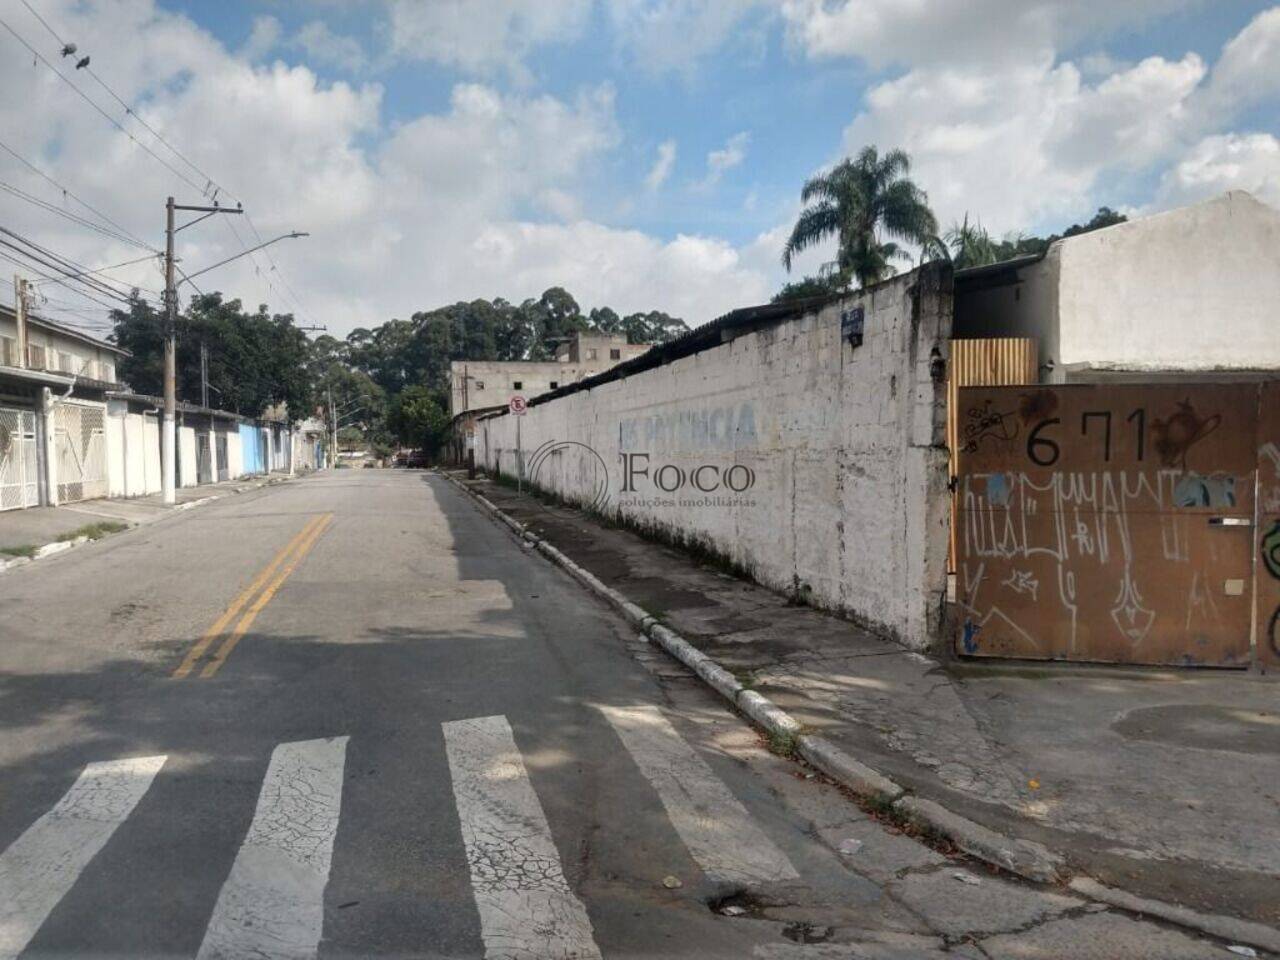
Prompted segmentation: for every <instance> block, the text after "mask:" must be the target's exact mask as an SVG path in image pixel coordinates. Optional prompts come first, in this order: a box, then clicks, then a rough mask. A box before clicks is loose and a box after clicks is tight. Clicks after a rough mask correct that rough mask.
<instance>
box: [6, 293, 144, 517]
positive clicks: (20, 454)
mask: <svg viewBox="0 0 1280 960" xmlns="http://www.w3.org/2000/svg"><path fill="white" fill-rule="evenodd" d="M25 327H26V329H25V333H26V350H25V351H22V350H20V349H19V345H18V344H19V331H18V325H17V317H16V315H15V314H14V312H13V310H11V309H9V308H7V307H0V510H11V509H17V508H22V507H34V506H39V505H42V504H46V505H49V504H57V503H66V502H71V501H76V500H88V499H92V498H94V497H105V496H107V495H108V492H109V481H108V456H107V402H106V401H107V393H108V392H109V391H110V390H112V389H114V388H115V387H116V386H117V383H116V367H117V362H118V360H119V358H120V357H121V356H123V355H124V354H125V351H123V350H121V349H120V348H119V347H117V346H115V345H114V344H111V343H108V342H106V341H104V340H99V339H97V338H96V337H92V336H89V335H88V334H85V333H82V332H80V331H79V330H75V329H73V328H71V327H67V326H65V325H63V324H59V323H55V322H53V321H50V320H46V319H44V318H43V317H39V316H30V317H28V318H27V321H26V324H25Z"/></svg>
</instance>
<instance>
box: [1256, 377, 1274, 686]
mask: <svg viewBox="0 0 1280 960" xmlns="http://www.w3.org/2000/svg"><path fill="white" fill-rule="evenodd" d="M1257 562H1258V574H1257V584H1258V590H1257V594H1258V609H1257V615H1256V619H1255V621H1254V622H1255V623H1256V624H1257V637H1258V660H1259V662H1260V663H1262V664H1264V665H1265V666H1266V667H1267V668H1268V669H1272V670H1275V669H1280V382H1274V381H1273V382H1269V383H1265V384H1263V386H1262V402H1261V406H1260V413H1259V415H1258V555H1257Z"/></svg>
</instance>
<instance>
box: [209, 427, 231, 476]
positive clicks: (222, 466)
mask: <svg viewBox="0 0 1280 960" xmlns="http://www.w3.org/2000/svg"><path fill="white" fill-rule="evenodd" d="M213 444H214V453H215V454H216V459H217V468H218V479H219V480H226V479H228V478H229V477H230V476H231V472H230V470H229V469H228V468H227V435H226V434H225V433H222V432H221V431H219V432H218V433H215V434H214V435H213Z"/></svg>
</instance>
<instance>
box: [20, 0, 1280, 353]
mask: <svg viewBox="0 0 1280 960" xmlns="http://www.w3.org/2000/svg"><path fill="white" fill-rule="evenodd" d="M36 14H38V15H39V17H37V16H36ZM41 19H43V21H44V22H43V23H42V22H41ZM64 42H73V43H75V44H76V46H77V52H76V53H75V54H74V55H73V56H71V57H67V58H64V57H62V56H61V55H60V49H61V46H62V43H64ZM28 45H29V46H28ZM0 49H3V50H4V52H5V54H7V55H6V56H4V57H3V58H0V83H3V89H4V90H5V91H6V96H5V97H4V98H3V100H2V102H0V226H4V227H6V228H7V229H10V230H13V231H15V232H17V233H19V234H20V235H21V236H23V237H25V238H28V239H31V240H34V241H36V242H38V243H40V244H42V245H43V246H44V247H46V248H48V249H50V250H53V251H55V252H57V253H59V254H61V255H63V256H66V257H68V258H70V259H71V260H73V261H75V262H77V263H81V264H85V265H86V266H93V267H100V266H108V265H114V264H117V263H122V262H124V261H127V260H130V259H134V258H137V257H139V256H143V257H145V256H146V254H147V251H146V249H143V248H141V247H139V246H138V245H137V243H136V242H130V241H126V240H125V239H122V238H121V237H120V236H118V235H119V234H127V235H128V236H129V237H130V238H131V239H132V241H140V242H141V243H142V244H144V245H145V246H149V247H152V248H158V247H162V245H163V227H164V202H165V198H166V197H167V196H170V195H173V196H175V197H176V198H177V200H178V202H179V203H188V204H202V203H207V202H209V199H210V197H211V196H213V194H214V191H215V189H216V191H217V199H218V201H219V202H220V203H226V204H234V203H235V202H240V203H243V206H244V209H245V210H246V211H247V213H248V216H247V217H245V216H231V215H220V216H219V217H217V218H214V219H213V220H207V221H204V222H202V223H199V224H196V225H194V226H192V227H190V228H189V229H188V230H184V231H183V232H181V233H179V234H178V255H179V257H180V258H181V265H182V267H183V269H184V270H186V272H187V273H194V272H195V271H197V270H200V269H203V268H204V267H206V266H208V265H210V264H213V263H216V262H218V261H219V260H222V259H224V258H227V257H231V256H234V255H235V254H236V253H238V252H240V251H242V250H243V249H244V248H245V247H246V246H250V245H252V244H254V243H257V242H259V239H264V240H267V239H271V238H273V237H275V236H278V235H279V234H282V233H286V232H290V231H294V230H297V231H306V232H308V233H309V234H310V236H309V237H307V238H303V239H296V240H284V241H281V242H279V243H275V244H273V245H272V246H271V247H270V248H268V250H266V251H263V252H260V253H258V254H255V255H253V256H251V257H245V258H242V259H241V260H239V261H236V262H235V263H233V264H229V265H227V266H225V267H221V268H219V269H217V270H215V271H211V272H209V273H207V274H204V275H203V276H201V277H199V278H197V279H196V280H195V281H194V285H195V286H197V287H198V288H199V289H202V290H205V291H208V290H221V291H223V292H224V294H225V295H226V296H227V297H238V298H239V299H241V300H242V301H243V302H244V303H245V304H246V306H248V307H251V308H252V307H256V306H257V305H258V304H260V303H266V304H268V305H269V307H270V308H271V309H272V310H273V311H279V312H292V313H294V314H295V316H296V317H297V318H298V320H299V322H301V323H306V324H310V325H317V326H324V327H325V328H326V329H327V331H328V332H329V333H331V334H334V335H336V336H344V335H345V334H347V333H348V332H349V331H350V330H352V329H354V328H357V327H372V326H375V325H377V324H379V323H382V322H385V321H387V320H389V319H392V318H408V317H410V316H411V315H412V314H413V313H414V312H416V311H420V310H427V309H431V308H433V307H436V306H440V305H443V304H446V303H451V302H454V301H456V300H469V299H473V298H477V297H484V298H486V299H491V298H494V297H499V296H500V297H504V298H506V299H508V300H510V301H513V302H519V301H521V300H523V299H525V298H527V297H537V296H538V295H539V294H541V292H542V291H543V290H545V289H546V288H548V287H550V286H556V285H559V286H563V287H565V288H566V289H568V290H569V291H570V292H571V293H572V294H573V295H574V296H575V297H576V298H577V300H578V302H579V303H580V304H581V305H582V307H583V309H584V310H588V309H590V308H592V307H600V306H610V307H613V308H614V309H615V310H617V311H619V312H620V313H628V312H632V311H635V310H649V309H658V310H664V311H667V312H668V313H671V314H673V315H676V316H679V317H682V318H684V319H685V320H686V322H688V323H689V324H690V325H691V326H696V325H699V324H702V323H705V322H707V321H709V320H712V319H714V318H715V317H717V316H719V315H721V314H723V313H724V312H726V311H727V310H730V309H733V308H735V307H740V306H747V305H751V304H755V303H760V302H764V301H767V300H768V298H769V297H770V296H771V295H772V294H773V293H774V292H775V291H776V290H777V289H778V288H779V287H780V286H781V285H782V284H783V283H785V282H786V281H787V280H788V279H789V278H790V279H798V277H799V276H800V275H802V274H803V273H805V272H813V271H815V270H816V269H817V268H818V267H819V266H820V265H821V263H822V262H823V261H825V260H829V259H831V257H832V252H831V250H829V249H821V250H815V251H813V252H812V253H809V254H806V255H805V256H803V257H801V258H800V259H799V260H798V262H797V263H796V264H795V267H794V269H795V272H794V273H793V274H792V275H790V276H789V275H788V274H787V273H786V272H785V271H784V270H783V268H782V266H781V263H780V259H779V257H780V253H781V249H782V244H783V241H784V240H785V238H786V236H787V234H788V233H789V231H790V227H791V225H792V223H794V220H795V217H796V214H797V213H798V212H799V210H800V202H799V194H800V188H801V186H802V184H803V183H804V181H805V180H806V179H807V178H809V177H811V176H813V175H814V174H816V173H818V172H821V171H822V170H823V169H825V168H828V167H829V166H830V165H831V164H833V163H835V162H837V161H839V160H840V159H841V158H842V157H845V156H848V155H851V154H854V153H856V152H858V151H859V150H860V149H861V148H862V147H864V146H866V145H868V144H871V145H875V146H877V147H878V148H880V149H881V150H882V151H883V150H888V149H891V148H895V147H900V148H902V149H905V150H906V151H907V152H908V153H909V154H910V155H911V157H912V160H913V168H912V176H913V178H914V179H915V180H916V182H917V183H918V184H919V185H920V186H921V187H922V188H923V189H924V190H925V191H926V192H927V193H928V196H929V200H930V203H931V205H932V206H933V208H934V210H935V212H936V213H937V215H938V219H939V221H940V222H941V223H942V224H943V226H944V227H945V226H947V225H949V224H951V223H953V222H954V221H957V220H959V219H961V218H963V217H965V216H968V217H969V218H970V220H973V219H977V220H979V221H980V222H981V223H982V225H983V226H985V227H986V228H987V229H988V230H989V231H990V232H992V233H993V234H995V235H997V236H1001V235H1004V234H1006V233H1012V232H1017V233H1024V234H1031V233H1049V232H1053V231H1060V230H1061V229H1062V228H1064V227H1065V226H1067V225H1069V224H1071V223H1073V222H1077V221H1081V220H1085V219H1088V217H1089V216H1090V215H1091V214H1092V213H1093V211H1094V210H1096V209H1097V208H1098V207H1099V206H1102V205H1107V206H1111V207H1113V208H1117V209H1121V210H1123V211H1125V212H1126V213H1128V214H1129V215H1131V216H1139V215H1142V214H1144V213H1150V212H1155V211H1159V210H1162V209H1167V208H1169V207H1173V206H1180V205H1183V204H1187V203H1193V202H1196V201H1198V200H1201V199H1204V198H1207V197H1210V196H1213V195H1216V194H1218V193H1221V192H1222V191H1225V190H1229V189H1244V190H1249V191H1251V192H1253V193H1254V194H1255V195H1256V196H1258V197H1260V198H1261V199H1263V200H1266V201H1268V202H1270V203H1272V204H1273V205H1277V206H1280V6H1275V5H1272V4H1269V3H1255V2H1244V0H1120V2H1117V0H967V2H964V3H958V2H955V0H554V2H552V0H216V2H215V0H26V2H24V0H0ZM33 51H34V52H33ZM36 54H39V55H40V56H42V57H44V58H45V59H46V60H47V61H48V63H45V62H42V61H41V60H40V59H39V58H38V57H37V56H36ZM85 55H88V56H89V57H90V61H91V62H90V66H89V67H88V68H86V69H81V70H77V69H76V67H75V63H76V62H77V61H78V60H79V59H80V58H81V57H83V56H85ZM59 74H61V75H59ZM117 98H118V99H117ZM125 104H127V105H128V106H127V108H126V106H124V105H125ZM23 161H25V162H26V164H29V165H30V166H27V165H25V164H24V162H23ZM33 168H34V169H33ZM37 170H38V171H39V173H37V172H36V171H37ZM42 175H43V176H42ZM46 176H47V177H48V179H45V177H46ZM14 189H16V190H20V191H22V193H23V194H25V195H26V198H24V197H21V196H19V195H18V194H15V193H14V192H13V190H14ZM64 190H66V191H68V192H67V193H65V194H64V192H63V191H64ZM30 198H34V199H35V200H37V201H41V202H42V203H43V204H44V205H43V206H41V205H38V204H37V203H33V202H31V200H30ZM51 207H52V208H53V209H50V208H51ZM59 212H61V213H68V214H73V215H74V216H76V217H78V218H79V219H78V220H71V219H69V218H67V217H65V216H60V215H59ZM85 221H87V224H86V222H85ZM108 224H109V226H108ZM95 228H105V229H107V230H108V232H110V233H112V234H117V236H107V235H106V234H104V232H103V230H102V229H95ZM5 249H7V248H0V255H4V252H3V251H4V250H5ZM4 266H7V267H12V264H10V263H6V264H4ZM903 266H904V268H905V267H906V266H907V265H905V264H904V265H903ZM29 275H30V274H29ZM108 275H109V276H111V277H114V278H120V279H121V280H122V281H124V282H127V283H137V284H140V285H141V286H142V287H143V288H144V289H145V290H147V291H156V290H158V289H159V288H160V286H161V285H162V278H161V275H160V272H159V269H158V266H157V264H156V263H155V262H153V261H150V260H145V261H144V262H142V263H139V264H133V265H130V266H126V267H122V268H119V269H115V270H112V271H111V272H110V273H109V274H108ZM191 289H192V288H191V286H184V287H183V295H184V296H186V295H187V294H189V293H190V292H191ZM39 290H40V291H41V295H42V298H44V299H43V300H42V303H41V305H40V309H41V311H42V312H45V313H47V314H48V315H50V316H53V317H58V318H61V319H63V320H65V321H66V322H71V323H79V324H83V325H86V326H88V327H89V328H92V329H98V330H101V329H102V327H101V324H102V315H103V312H104V311H103V310H102V308H101V307H100V306H98V305H95V304H92V303H88V302H86V301H84V300H82V299H81V298H79V297H78V296H76V295H74V294H72V293H71V292H70V291H69V290H65V289H62V288H60V287H58V286H57V285H55V284H49V283H44V284H41V285H40V286H39ZM148 295H150V294H148Z"/></svg>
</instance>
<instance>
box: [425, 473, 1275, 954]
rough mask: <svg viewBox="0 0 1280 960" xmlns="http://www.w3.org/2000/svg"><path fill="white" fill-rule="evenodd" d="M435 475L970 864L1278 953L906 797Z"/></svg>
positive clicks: (1260, 935) (1262, 937)
mask: <svg viewBox="0 0 1280 960" xmlns="http://www.w3.org/2000/svg"><path fill="white" fill-rule="evenodd" d="M439 473H440V475H441V476H442V477H444V479H445V480H447V481H448V482H449V483H451V484H452V485H453V486H454V487H456V488H458V489H459V490H461V491H462V492H463V493H465V494H467V495H468V496H470V497H472V498H473V499H475V500H477V501H478V502H479V503H480V505H481V506H482V507H484V509H485V510H486V511H488V512H489V513H490V514H491V515H492V516H494V517H495V518H497V519H498V520H499V521H501V522H502V523H503V524H504V525H505V526H506V527H508V528H509V529H510V530H511V531H512V533H514V534H515V535H516V536H517V537H518V538H519V539H520V540H521V541H522V542H523V543H525V544H526V545H529V546H532V547H533V548H534V549H535V550H537V551H538V552H539V553H541V554H542V555H543V556H545V557H546V558H547V559H549V560H550V561H551V562H552V563H554V564H555V565H556V566H558V567H561V568H562V569H564V570H565V571H566V572H567V573H568V574H569V575H570V576H572V577H573V578H574V579H575V580H577V581H579V582H580V583H582V584H583V585H584V586H585V587H587V589H589V590H590V591H591V592H592V593H595V594H596V595H597V596H600V597H602V598H603V599H605V600H607V601H608V602H609V603H610V604H611V605H612V606H614V607H615V608H616V609H617V610H618V611H619V612H620V613H621V614H622V616H623V617H624V619H626V620H627V621H628V622H630V623H631V624H632V625H634V626H635V627H636V628H637V629H638V630H639V631H640V632H641V634H642V635H644V636H646V637H647V638H648V639H649V640H651V641H652V642H654V643H656V644H657V645H658V646H660V647H662V648H663V649H664V650H665V651H666V652H667V653H669V654H670V655H671V656H672V657H674V658H675V659H677V660H679V661H680V662H681V663H683V664H684V665H685V666H686V667H688V668H689V669H690V670H692V671H693V672H694V673H695V674H697V675H698V676H699V677H700V678H702V680H703V681H704V682H705V683H706V684H707V685H708V686H710V687H711V688H712V689H714V690H715V691H716V692H717V693H719V694H720V695H721V696H722V697H724V698H725V699H726V700H728V701H729V702H730V704H732V705H733V707H734V708H735V709H736V710H738V711H739V712H740V713H742V714H743V715H744V716H746V717H747V718H748V719H749V720H751V721H752V723H754V724H755V725H756V726H757V727H759V728H760V729H762V730H764V731H765V732H766V733H768V734H771V735H773V736H776V737H779V738H782V739H785V740H787V741H789V742H791V743H793V744H794V746H795V752H796V754H798V755H799V756H800V758H801V759H803V760H804V761H805V762H807V763H809V764H810V765H811V766H813V767H815V768H816V769H818V770H820V771H821V772H822V773H824V774H826V775H827V776H828V777H830V778H831V779H832V780H833V781H835V782H836V783H838V784H840V785H841V786H843V787H844V788H846V789H847V790H849V791H851V792H852V793H853V794H855V795H856V796H858V797H861V798H863V799H864V800H868V801H871V802H873V803H877V804H885V805H888V806H889V807H890V808H891V809H892V810H893V811H895V812H896V813H898V814H899V815H900V816H903V817H905V818H907V819H909V820H911V821H913V822H914V823H916V824H917V825H918V826H920V827H922V828H924V829H926V830H929V831H931V832H933V833H935V834H938V835H940V836H942V837H945V838H946V839H948V840H950V841H951V842H952V843H954V844H955V845H956V847H958V848H959V849H960V850H963V851H964V852H965V853H967V854H968V855H969V856H971V857H973V858H974V859H976V860H979V861H981V862H983V863H987V864H990V865H991V866H994V867H997V868H999V869H1000V870H1004V871H1006V872H1008V873H1013V874H1016V875H1017V876H1020V877H1023V878H1024V879H1027V880H1031V881H1034V882H1036V883H1045V884H1057V883H1062V882H1067V885H1068V886H1069V887H1070V888H1071V889H1072V890H1075V891H1076V892H1077V893H1080V894H1082V895H1084V896H1086V897H1090V898H1091V899H1094V900H1097V901H1099V902H1102V903H1106V904H1108V905H1110V906H1113V907H1116V908H1117V909H1121V910H1125V911H1127V912H1129V913H1135V914H1145V915H1148V916H1153V917H1158V918H1160V919H1163V920H1165V921H1167V922H1169V923H1174V924H1177V925H1179V926H1183V927H1186V928H1188V929H1191V930H1195V931H1197V932H1200V933H1207V934H1209V935H1211V936H1215V937H1219V938H1222V939H1226V940H1231V941H1232V942H1233V943H1245V944H1249V945H1251V946H1255V947H1260V948H1262V949H1264V950H1270V951H1273V952H1276V953H1280V932H1277V931H1275V930H1273V929H1271V928H1270V927H1267V926H1265V925H1263V924H1260V923H1254V922H1252V921H1248V920H1240V919H1238V918H1235V917H1225V916H1220V915H1215V914H1204V913H1199V912H1197V911H1195V910H1191V909H1188V908H1186V907H1181V906H1178V905H1176V904H1170V903H1165V902H1163V901H1159V900H1148V899H1145V898H1143V897H1138V896H1136V895H1134V894H1130V893H1126V892H1124V891H1122V890H1116V889H1114V888H1111V887H1107V886H1105V885H1104V884H1102V883H1099V882H1098V881H1097V880H1094V879H1093V878H1091V877H1087V876H1075V877H1069V875H1068V873H1067V868H1066V863H1065V861H1064V859H1063V857H1062V856H1061V855H1059V854H1057V853H1055V852H1053V851H1052V850H1050V849H1049V848H1048V847H1046V846H1044V845H1043V844H1041V843H1037V842H1036V841H1034V840H1025V839H1020V838H1014V837H1007V836H1005V835H1004V834H1001V833H997V832H996V831H994V830H992V829H990V828H989V827H985V826H983V825H982V824H980V823H977V822H975V821H973V820H970V819H968V818H967V817H963V816H961V815H959V814H957V813H952V812H951V811H950V810H947V809H946V808H945V807H943V806H942V805H941V804H939V803H936V802H934V801H932V800H928V799H925V798H923V797H916V796H912V795H910V794H908V793H907V791H906V789H905V788H903V787H902V786H900V785H899V784H897V783H896V782H894V780H893V779H891V778H890V777H887V776H885V775H884V774H882V773H880V772H879V771H877V770H874V769H872V768H871V767H868V766H866V765H865V764H863V763H860V762H859V761H857V760H855V759H854V758H853V757H851V756H849V755H848V754H847V753H845V752H844V751H843V750H841V749H840V748H839V747H837V746H836V745H835V744H833V743H832V742H831V741H830V740H827V739H826V738H825V737H821V736H817V735H814V734H806V733H804V732H803V729H804V728H803V725H802V724H800V723H799V722H798V721H797V720H796V719H795V718H794V717H792V716H791V715H790V714H788V713H787V712H786V711H785V710H783V709H782V708H781V707H779V706H777V705H776V704H774V703H773V702H772V701H771V700H769V699H768V698H767V697H765V696H763V695H762V694H759V693H757V692H756V691H754V690H747V689H746V688H745V687H743V686H742V684H741V683H739V682H738V681H737V679H736V678H735V677H734V676H733V674H731V673H730V672H729V671H727V670H725V669H724V668H723V667H722V666H720V665H719V664H718V663H716V662H715V661H714V660H712V659H711V658H710V657H708V656H707V655H706V654H704V653H702V652H701V651H700V650H698V649H697V648H696V647H694V646H693V645H692V644H691V643H689V641H687V640H685V639H684V638H683V637H681V636H680V635H679V634H678V633H676V632H675V631H674V630H672V629H671V628H669V627H667V626H664V625H663V624H660V623H658V621H657V620H656V619H655V618H654V617H653V616H652V615H650V614H648V613H646V612H645V611H644V609H643V608H641V607H640V606H639V605H638V604H636V603H634V602H633V601H631V600H629V599H628V598H627V597H626V596H625V595H623V594H622V593H620V592H619V591H617V590H615V589H613V588H612V587H609V586H606V585H605V584H604V583H602V582H601V581H600V580H599V578H597V577H596V576H595V575H594V574H593V573H591V572H590V571H588V570H585V569H583V568H582V567H581V566H579V565H578V564H577V563H575V562H574V561H573V560H570V559H569V558H568V557H567V556H565V555H564V553H562V552H561V551H560V550H558V549H556V548H555V547H553V546H552V545H551V544H549V543H547V542H546V541H545V540H543V539H542V538H541V537H538V536H537V535H535V534H533V533H530V532H529V530H528V529H527V528H526V527H525V525H524V524H522V523H520V522H519V521H518V520H515V519H514V518H512V517H510V516H508V515H507V514H506V513H504V512H503V511H502V510H501V509H499V508H498V507H497V505H495V504H494V503H493V501H491V500H489V499H488V498H487V497H485V496H484V495H483V494H481V493H478V492H476V491H474V490H472V489H471V488H470V487H468V486H467V485H466V484H465V483H463V482H462V481H460V480H457V479H455V478H454V477H453V476H451V475H450V474H448V473H446V472H444V471H443V470H442V471H439Z"/></svg>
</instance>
